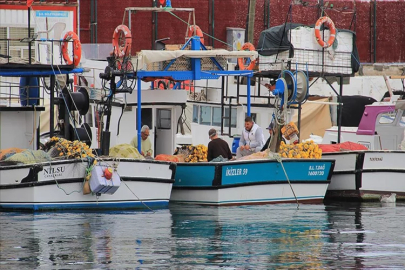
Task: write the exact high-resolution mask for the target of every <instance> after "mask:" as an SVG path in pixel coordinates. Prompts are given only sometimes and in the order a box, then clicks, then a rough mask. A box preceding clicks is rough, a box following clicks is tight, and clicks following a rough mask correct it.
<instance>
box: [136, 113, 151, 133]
mask: <svg viewBox="0 0 405 270" xmlns="http://www.w3.org/2000/svg"><path fill="white" fill-rule="evenodd" d="M136 123H137V126H138V117H137V118H136ZM143 125H147V126H148V127H149V128H150V129H153V126H152V108H142V109H141V127H142V126H143Z"/></svg>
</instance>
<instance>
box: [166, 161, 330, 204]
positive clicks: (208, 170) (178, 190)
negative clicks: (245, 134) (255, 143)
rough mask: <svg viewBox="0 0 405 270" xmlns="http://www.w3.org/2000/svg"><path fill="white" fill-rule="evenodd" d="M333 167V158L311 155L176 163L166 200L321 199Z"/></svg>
mask: <svg viewBox="0 0 405 270" xmlns="http://www.w3.org/2000/svg"><path fill="white" fill-rule="evenodd" d="M283 166H284V168H285V171H286V173H284V170H283ZM333 167H334V161H333V160H313V159H299V160H283V162H282V163H279V162H277V161H276V160H268V159H266V160H251V161H233V162H218V163H209V162H206V163H179V164H177V169H176V176H175V183H174V185H173V190H172V195H171V197H170V201H171V202H178V203H194V204H206V205H242V204H269V203H289V202H296V201H297V200H298V201H299V202H301V203H302V202H307V203H317V202H322V201H323V199H324V196H325V193H326V189H327V187H328V184H329V182H330V177H331V172H332V170H333ZM286 174H287V176H288V180H289V181H288V180H287V176H286ZM289 183H291V185H290V184H289ZM293 191H294V192H293ZM294 193H295V196H294ZM295 197H296V198H297V199H296V198H295Z"/></svg>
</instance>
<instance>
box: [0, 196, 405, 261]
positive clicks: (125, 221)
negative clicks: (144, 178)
mask: <svg viewBox="0 0 405 270" xmlns="http://www.w3.org/2000/svg"><path fill="white" fill-rule="evenodd" d="M404 209H405V205H404V204H403V203H402V204H400V203H397V204H390V205H383V204H380V203H368V204H358V203H350V204H347V203H345V204H342V203H340V204H328V205H301V206H300V209H299V210H297V209H296V206H295V205H294V204H284V205H263V206H245V207H242V206H241V207H219V208H218V207H200V206H190V205H181V204H173V205H171V206H170V208H169V209H164V210H159V211H156V212H149V211H146V212H135V211H134V212H108V213H104V212H103V213H100V212H95V213H91V212H87V213H75V212H51V213H38V214H25V213H23V214H19V213H11V212H7V213H0V228H1V229H0V269H3V268H4V269H36V268H45V269H49V268H80V269H100V268H111V269H122V268H130V269H134V268H139V269H143V268H153V269H156V268H157V269H161V268H175V269H206V268H211V269H212V268H222V267H223V268H231V269H235V268H236V269H294V268H299V269H322V268H323V269H325V268H332V269H340V268H351V269H353V268H356V269H364V268H389V267H393V268H399V269H404V259H403V258H405V228H404V226H403V220H405V211H404Z"/></svg>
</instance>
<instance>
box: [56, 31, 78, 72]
mask: <svg viewBox="0 0 405 270" xmlns="http://www.w3.org/2000/svg"><path fill="white" fill-rule="evenodd" d="M70 40H73V60H72V59H70V55H69V50H68V44H69V42H70ZM61 51H62V57H63V60H65V62H66V64H68V65H71V64H73V65H74V66H75V67H77V66H78V65H79V63H80V59H81V58H82V44H81V43H80V40H79V37H78V36H77V35H76V33H75V32H73V31H69V32H67V33H66V34H65V36H64V37H63V42H62V45H61Z"/></svg>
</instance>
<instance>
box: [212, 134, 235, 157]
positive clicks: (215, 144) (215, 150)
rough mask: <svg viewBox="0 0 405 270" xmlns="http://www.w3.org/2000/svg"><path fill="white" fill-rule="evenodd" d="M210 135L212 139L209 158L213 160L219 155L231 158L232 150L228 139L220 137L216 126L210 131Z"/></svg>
mask: <svg viewBox="0 0 405 270" xmlns="http://www.w3.org/2000/svg"><path fill="white" fill-rule="evenodd" d="M208 136H209V137H210V139H211V141H210V142H209V143H208V151H207V160H208V161H211V160H213V159H215V158H217V157H219V156H222V157H223V158H226V159H228V160H231V159H232V158H233V157H232V152H231V149H229V145H228V143H227V142H226V141H224V140H222V139H221V138H218V134H217V131H216V129H215V128H211V129H210V130H209V131H208Z"/></svg>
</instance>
